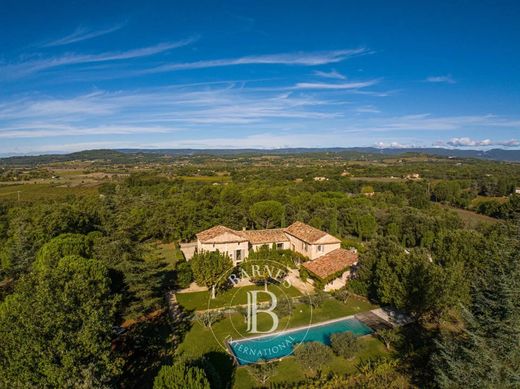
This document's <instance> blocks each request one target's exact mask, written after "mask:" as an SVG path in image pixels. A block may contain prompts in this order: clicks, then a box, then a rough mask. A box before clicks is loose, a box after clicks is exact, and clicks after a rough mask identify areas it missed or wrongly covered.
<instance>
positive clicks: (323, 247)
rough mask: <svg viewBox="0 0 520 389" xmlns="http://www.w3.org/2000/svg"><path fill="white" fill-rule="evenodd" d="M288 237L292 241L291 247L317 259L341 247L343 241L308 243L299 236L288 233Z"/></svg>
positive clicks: (310, 257)
mask: <svg viewBox="0 0 520 389" xmlns="http://www.w3.org/2000/svg"><path fill="white" fill-rule="evenodd" d="M287 237H288V238H289V241H290V244H291V246H290V249H291V250H293V251H296V252H297V253H300V254H303V255H305V256H306V257H308V258H309V259H316V258H318V257H321V256H322V255H325V254H327V253H330V252H331V251H332V250H336V249H339V248H340V247H341V243H339V242H337V243H321V244H320V243H317V244H316V243H313V244H311V243H307V242H304V241H303V240H301V239H298V238H297V237H295V236H293V235H290V234H287Z"/></svg>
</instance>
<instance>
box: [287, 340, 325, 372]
mask: <svg viewBox="0 0 520 389" xmlns="http://www.w3.org/2000/svg"><path fill="white" fill-rule="evenodd" d="M294 356H295V357H296V359H297V360H298V362H299V363H300V364H301V365H302V367H303V368H304V369H307V370H310V371H312V372H313V373H314V372H316V371H319V370H321V367H322V366H323V365H325V364H326V363H328V362H330V361H331V359H332V358H333V356H334V354H333V353H332V350H331V349H330V347H328V346H325V345H324V344H322V343H319V342H308V343H303V344H301V345H300V346H299V347H297V348H296V350H295V351H294Z"/></svg>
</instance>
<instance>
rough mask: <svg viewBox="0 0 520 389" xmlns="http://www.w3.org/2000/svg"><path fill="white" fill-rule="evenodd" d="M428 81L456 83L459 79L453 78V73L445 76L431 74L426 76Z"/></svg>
mask: <svg viewBox="0 0 520 389" xmlns="http://www.w3.org/2000/svg"><path fill="white" fill-rule="evenodd" d="M425 81H427V82H434V83H445V84H455V83H456V82H457V81H455V80H454V79H453V77H452V76H451V74H447V75H445V76H429V77H427V78H426V80H425Z"/></svg>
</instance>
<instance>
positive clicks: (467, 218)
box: [442, 204, 500, 228]
mask: <svg viewBox="0 0 520 389" xmlns="http://www.w3.org/2000/svg"><path fill="white" fill-rule="evenodd" d="M442 207H444V208H448V209H450V210H452V211H454V212H456V213H457V215H458V216H459V217H460V219H461V220H462V222H463V223H464V225H465V226H466V227H468V228H476V227H477V226H478V225H479V224H481V223H488V224H489V223H491V224H495V223H498V222H499V221H500V220H498V219H495V218H492V217H490V216H486V215H481V214H480V213H476V212H473V211H468V210H466V209H460V208H456V207H452V206H449V205H444V204H443V205H442Z"/></svg>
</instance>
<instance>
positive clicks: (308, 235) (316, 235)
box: [285, 222, 340, 244]
mask: <svg viewBox="0 0 520 389" xmlns="http://www.w3.org/2000/svg"><path fill="white" fill-rule="evenodd" d="M285 232H287V233H288V234H291V235H293V236H295V237H296V238H298V239H301V240H303V241H304V242H307V243H311V244H313V243H318V241H319V243H340V240H339V239H338V238H336V237H334V236H332V235H330V234H327V233H326V232H325V231H321V230H318V229H317V228H314V227H311V226H309V225H308V224H305V223H302V222H294V223H293V224H291V225H290V226H289V227H287V228H286V229H285Z"/></svg>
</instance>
